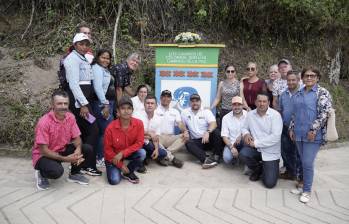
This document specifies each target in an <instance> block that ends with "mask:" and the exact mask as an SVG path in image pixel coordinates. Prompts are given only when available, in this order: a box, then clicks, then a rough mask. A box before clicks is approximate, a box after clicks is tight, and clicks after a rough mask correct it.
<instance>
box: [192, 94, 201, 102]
mask: <svg viewBox="0 0 349 224" xmlns="http://www.w3.org/2000/svg"><path fill="white" fill-rule="evenodd" d="M192 100H201V98H200V96H199V94H197V93H194V94H192V95H191V96H190V101H192Z"/></svg>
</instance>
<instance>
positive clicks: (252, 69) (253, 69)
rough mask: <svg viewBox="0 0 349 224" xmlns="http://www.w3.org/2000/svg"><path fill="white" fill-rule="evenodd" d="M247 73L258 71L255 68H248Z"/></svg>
mask: <svg viewBox="0 0 349 224" xmlns="http://www.w3.org/2000/svg"><path fill="white" fill-rule="evenodd" d="M246 71H252V72H254V71H256V68H253V67H252V68H250V67H247V68H246Z"/></svg>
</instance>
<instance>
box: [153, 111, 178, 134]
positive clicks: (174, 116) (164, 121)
mask: <svg viewBox="0 0 349 224" xmlns="http://www.w3.org/2000/svg"><path fill="white" fill-rule="evenodd" d="M155 114H156V115H157V116H158V117H160V118H161V128H160V131H161V134H166V135H174V133H175V132H174V131H175V126H178V123H179V122H181V121H182V119H181V115H180V114H179V111H178V110H176V109H174V108H171V107H169V108H168V109H166V108H165V107H163V106H161V105H159V106H158V108H156V110H155Z"/></svg>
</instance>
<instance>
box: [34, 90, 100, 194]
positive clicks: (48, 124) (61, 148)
mask: <svg viewBox="0 0 349 224" xmlns="http://www.w3.org/2000/svg"><path fill="white" fill-rule="evenodd" d="M51 104H52V105H51V106H52V110H51V111H50V112H48V113H47V114H45V115H44V116H43V117H41V118H40V119H39V121H38V123H37V125H36V129H35V142H34V146H33V149H32V159H33V166H34V168H35V177H36V187H37V188H38V189H39V190H46V189H48V188H49V181H48V179H57V178H59V177H61V176H62V175H63V172H64V169H63V166H62V164H61V163H62V162H70V163H71V171H70V174H69V177H68V179H67V180H68V181H69V182H75V183H79V184H84V185H87V184H88V182H89V180H88V179H87V178H86V177H85V176H84V175H82V174H81V173H80V169H81V167H85V166H89V165H90V163H91V162H92V163H93V160H94V156H93V150H92V147H91V146H90V145H87V144H81V139H80V134H81V133H80V130H79V128H78V126H77V124H76V120H75V117H74V115H73V114H72V113H70V112H68V107H69V97H68V94H67V93H66V92H64V91H62V90H55V91H54V92H53V94H52V97H51Z"/></svg>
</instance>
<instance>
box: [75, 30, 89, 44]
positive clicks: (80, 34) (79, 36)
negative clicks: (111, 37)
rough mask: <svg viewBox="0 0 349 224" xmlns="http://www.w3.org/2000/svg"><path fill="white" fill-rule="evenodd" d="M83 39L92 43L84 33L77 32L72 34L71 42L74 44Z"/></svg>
mask: <svg viewBox="0 0 349 224" xmlns="http://www.w3.org/2000/svg"><path fill="white" fill-rule="evenodd" d="M83 40H88V41H90V43H92V41H91V40H90V38H88V36H87V35H86V34H84V33H77V34H75V36H74V39H73V44H75V43H76V42H79V41H83Z"/></svg>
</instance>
